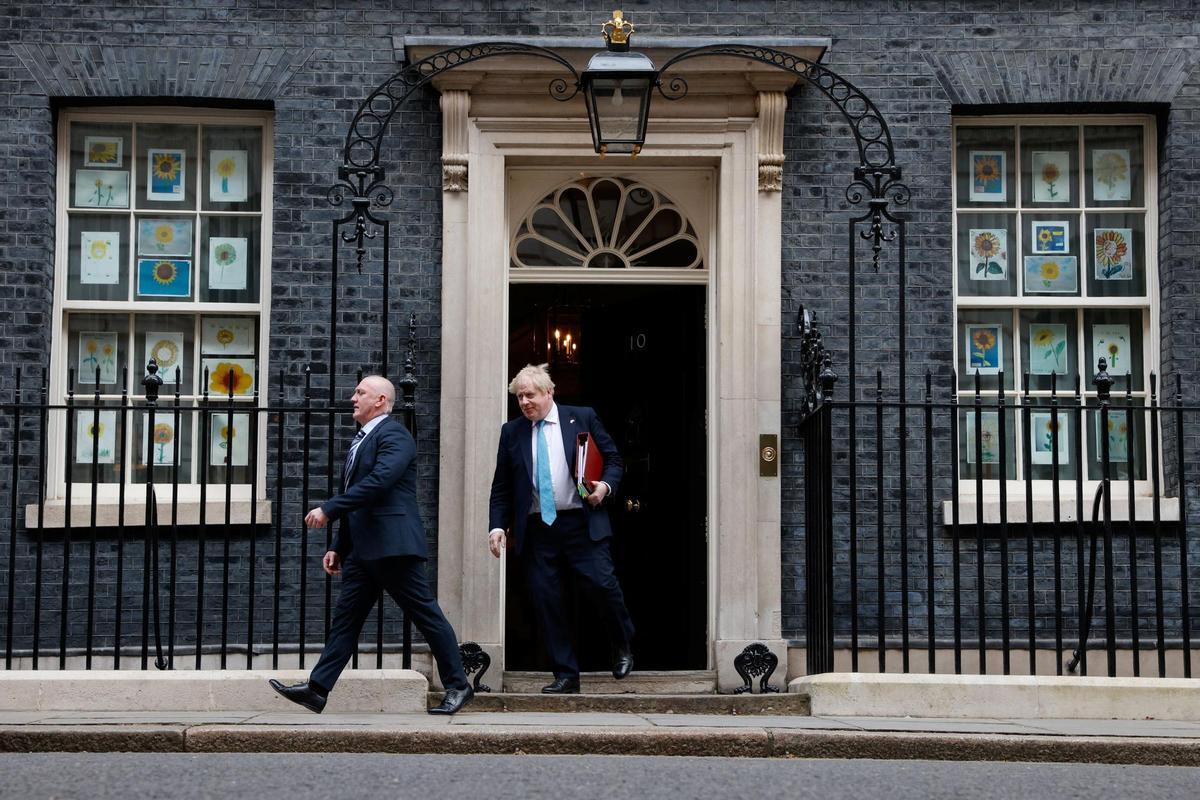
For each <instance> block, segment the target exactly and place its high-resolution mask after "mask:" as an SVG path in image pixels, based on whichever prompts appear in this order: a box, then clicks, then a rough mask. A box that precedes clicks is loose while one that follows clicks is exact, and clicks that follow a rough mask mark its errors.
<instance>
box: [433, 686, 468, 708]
mask: <svg viewBox="0 0 1200 800" xmlns="http://www.w3.org/2000/svg"><path fill="white" fill-rule="evenodd" d="M474 696H475V690H474V689H472V688H471V687H470V686H468V687H467V688H465V689H447V690H446V694H445V695H444V696H443V697H442V702H441V704H440V705H438V706H435V707H434V708H431V709H429V713H430V714H453V713H455V712H456V711H458V710H459V709H460V708H462V707H463V706H465V705H466V704H467V703H469V702H471V698H472V697H474Z"/></svg>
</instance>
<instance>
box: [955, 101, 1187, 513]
mask: <svg viewBox="0 0 1200 800" xmlns="http://www.w3.org/2000/svg"><path fill="white" fill-rule="evenodd" d="M1098 125H1103V126H1112V125H1123V126H1140V127H1141V128H1142V143H1143V152H1142V173H1143V198H1142V205H1140V206H1133V205H1129V206H1120V207H1109V206H1103V207H1097V206H1094V205H1093V206H1091V207H1089V206H1088V205H1087V194H1086V184H1085V180H1086V176H1087V165H1086V164H1085V163H1084V159H1085V152H1086V149H1085V147H1084V139H1083V136H1084V129H1085V128H1086V127H1088V126H1098ZM972 127H985V128H988V127H1012V128H1013V134H1014V139H1013V142H1012V148H1013V153H1014V154H1015V155H1016V158H1017V159H1018V161H1017V164H1016V167H1017V168H1016V169H1014V185H1013V186H1012V187H1011V188H1010V191H1011V192H1012V198H1013V202H1012V203H1005V204H1003V205H1002V204H995V205H986V206H973V205H962V206H960V203H959V201H960V197H959V186H958V183H959V181H958V168H959V164H958V155H959V152H958V151H959V147H958V139H959V131H960V130H961V129H963V128H972ZM1030 127H1075V128H1077V129H1078V130H1079V143H1078V153H1079V163H1078V174H1077V175H1076V176H1075V180H1076V181H1077V186H1076V189H1077V191H1078V192H1079V195H1078V198H1079V202H1078V204H1077V205H1075V206H1070V207H1062V206H1051V207H1039V206H1035V205H1026V204H1025V203H1024V199H1023V193H1022V192H1023V187H1022V180H1023V170H1022V169H1021V165H1020V160H1019V159H1020V157H1021V155H1020V154H1021V153H1022V144H1021V135H1022V131H1023V129H1024V128H1030ZM1157 133H1158V132H1157V122H1156V120H1155V118H1154V117H1153V116H1151V115H1141V114H1138V115H1131V114H1089V115H1075V116H1054V115H1029V116H1020V115H1006V116H955V117H954V119H953V122H952V125H951V140H950V166H951V172H950V175H951V181H950V190H951V217H952V220H951V262H950V264H951V278H952V284H951V286H952V294H953V302H954V320H953V328H952V331H953V333H952V336H953V340H952V351H953V362H952V363H953V364H954V367H955V369H956V371H957V372H958V374H959V376H960V378H961V377H962V375H963V365H962V363H961V361H962V353H961V348H960V342H959V338H958V334H959V320H960V312H961V311H962V310H963V309H971V310H989V309H995V310H1002V309H1003V310H1008V309H1011V310H1012V311H1013V316H1012V322H1011V325H1012V331H1013V351H1014V352H1013V355H1012V359H1013V365H1014V370H1013V372H1014V374H1013V376H1012V377H1013V388H1012V389H1005V397H1006V401H1007V403H1008V405H1010V406H1016V407H1017V408H1018V409H1019V408H1020V405H1019V403H1020V399H1021V398H1023V397H1024V396H1025V390H1024V388H1023V387H1022V385H1021V383H1022V373H1023V369H1022V364H1021V345H1020V336H1021V326H1020V314H1021V312H1022V311H1031V310H1032V311H1037V310H1051V309H1060V310H1068V309H1070V310H1074V311H1076V313H1077V315H1078V316H1077V321H1076V331H1075V332H1074V335H1076V336H1079V335H1080V334H1079V330H1080V329H1081V326H1083V325H1084V323H1083V318H1082V315H1083V314H1084V312H1086V311H1088V310H1093V309H1138V310H1141V311H1142V312H1143V313H1142V361H1143V363H1142V372H1143V374H1142V388H1141V389H1135V390H1133V392H1132V395H1133V397H1134V398H1135V399H1141V400H1142V401H1143V402H1144V404H1145V405H1146V406H1148V405H1149V397H1150V373H1151V372H1154V373H1156V374H1157V375H1158V376H1159V378H1160V383H1159V395H1158V396H1159V402H1160V403H1161V402H1162V397H1163V386H1162V384H1161V377H1162V372H1161V369H1160V364H1161V352H1160V350H1161V345H1160V337H1159V335H1158V331H1159V325H1160V317H1159V306H1160V296H1159V274H1158V199H1159V197H1158V141H1157ZM1051 213H1062V214H1063V215H1070V218H1071V219H1076V220H1078V221H1079V222H1078V224H1079V226H1080V230H1079V231H1078V241H1079V250H1080V252H1079V253H1078V258H1079V280H1080V284H1081V285H1080V293H1079V295H1064V296H1062V297H1055V296H1044V295H1043V296H1026V295H1024V294H1021V293H1020V291H1019V288H1018V293H1017V294H1015V295H998V296H970V295H967V296H960V295H959V241H958V240H959V233H960V228H959V218H960V215H962V214H967V215H970V214H1012V215H1013V216H1014V217H1015V218H1016V220H1017V222H1016V226H1015V227H1016V233H1017V236H1016V238H1015V240H1014V241H1010V242H1009V243H1008V251H1009V253H1010V257H1009V265H1010V266H1009V268H1010V269H1015V270H1018V271H1021V272H1022V273H1023V252H1024V250H1023V248H1022V245H1021V243H1022V241H1023V237H1024V236H1026V235H1028V232H1027V231H1026V230H1025V229H1026V228H1027V227H1028V225H1027V223H1028V220H1029V217H1030V216H1036V217H1043V218H1044V217H1046V216H1047V215H1048V214H1051ZM1095 213H1102V214H1119V213H1136V214H1144V215H1145V225H1144V231H1145V234H1144V236H1143V240H1144V251H1143V253H1142V264H1143V265H1144V269H1145V272H1146V275H1145V280H1146V294H1145V295H1144V296H1138V297H1111V296H1110V297H1103V298H1099V297H1096V298H1090V297H1088V296H1087V276H1088V271H1089V270H1090V269H1091V268H1092V263H1091V261H1092V253H1091V248H1090V244H1091V243H1090V241H1089V240H1088V236H1087V230H1088V223H1087V219H1088V216H1089V214H1095ZM1014 254H1015V255H1014ZM1018 286H1019V283H1018ZM1083 335H1084V336H1086V331H1085V332H1084V334H1083ZM1077 346H1078V361H1079V364H1078V367H1079V368H1081V369H1082V374H1083V379H1084V380H1083V384H1084V385H1083V386H1082V396H1083V399H1084V402H1085V403H1086V402H1089V401H1091V402H1094V401H1095V398H1096V387H1095V386H1094V385H1093V384H1092V383H1091V382H1090V380H1089V376H1090V375H1092V374H1094V372H1095V364H1091V365H1088V364H1083V363H1082V361H1083V359H1084V358H1085V357H1086V351H1087V342H1086V341H1085V340H1084V339H1079V340H1078V343H1077ZM1116 374H1117V373H1114V375H1116ZM1121 374H1123V372H1122V373H1121ZM961 387H962V384H961V382H960V383H958V384H956V386H955V391H956V394H957V397H958V400H959V408H960V414H961V413H962V410H964V409H965V410H968V413H969V409H970V408H971V406H972V405H973V402H974V389H973V388H961ZM1074 391H1075V382H1074V379H1073V377H1072V378H1067V379H1065V380H1064V381H1062V382H1061V384H1060V385H1059V387H1058V396H1059V397H1060V398H1062V399H1063V400H1065V401H1067V402H1068V403H1069V402H1071V400H1072V398H1073V397H1074ZM981 395H982V397H983V398H984V402H985V403H991V404H993V405H994V404H995V402H996V397H997V395H998V391H997V390H995V389H991V390H988V389H984V390H981ZM1029 395H1030V396H1031V397H1035V398H1036V397H1042V398H1045V397H1049V396H1050V392H1049V390H1034V389H1031V390H1030V391H1029ZM1112 397H1113V399H1114V400H1115V401H1116V403H1115V404H1114V408H1117V409H1118V410H1119V409H1120V408H1121V401H1122V399H1123V398H1124V397H1125V391H1124V390H1123V389H1121V390H1118V389H1115V388H1114V390H1113V393H1112ZM985 410H986V409H985ZM1062 414H1063V415H1064V416H1067V415H1069V414H1071V412H1070V411H1066V410H1064V411H1063V412H1062ZM1020 417H1021V412H1020V411H1019V410H1018V411H1016V412H1015V413H1014V414H1013V417H1011V418H1010V425H1014V424H1015V429H1014V432H1013V437H1014V443H1015V452H1013V453H1012V455H1011V457H1012V458H1013V459H1014V463H1015V467H1016V475H1017V478H1016V480H1007V481H1006V484H1007V486H1006V491H1007V497H1008V501H1007V504H1006V505H1007V511H1008V514H1007V518H1008V520H1009V522H1024V520H1025V516H1026V499H1025V490H1026V481H1027V480H1030V479H1029V478H1028V477H1027V476H1025V475H1024V474H1023V467H1024V452H1025V449H1026V448H1028V446H1029V444H1028V441H1027V440H1028V432H1027V431H1025V430H1024V428H1023V426H1022V424H1021V419H1020ZM1143 419H1144V417H1143ZM1087 424H1088V423H1087V421H1086V418H1085V421H1084V429H1081V430H1079V431H1077V432H1076V434H1075V435H1078V436H1080V437H1082V439H1083V445H1084V449H1083V452H1084V463H1083V464H1080V465H1077V473H1078V475H1079V478H1080V479H1081V480H1082V481H1083V490H1084V491H1083V496H1084V505H1085V508H1084V509H1083V513H1084V515H1085V519H1090V516H1091V505H1092V498H1093V496H1094V493H1095V491H1096V488H1097V486H1098V484H1099V483H1100V482H1101V481H1099V480H1096V479H1091V478H1089V477H1088V465H1089V464H1090V459H1091V457H1092V453H1091V452H1090V450H1089V447H1088V431H1087V430H1086V428H1087ZM965 435H966V433H965V426H962V425H960V432H959V437H960V439H961V438H962V437H964V436H965ZM1161 435H1162V432H1161V429H1160V431H1159V436H1160V442H1159V444H1160V452H1162V451H1161V444H1162V442H1161ZM1141 438H1142V444H1143V452H1142V453H1141V457H1142V459H1143V463H1144V464H1145V474H1146V477H1145V478H1144V479H1135V481H1134V496H1135V497H1134V502H1135V509H1134V510H1135V513H1136V516H1137V518H1138V519H1139V520H1147V519H1150V518H1151V513H1152V502H1153V498H1152V494H1153V482H1152V479H1151V475H1150V470H1151V469H1152V465H1151V461H1150V445H1151V440H1150V431H1149V430H1144V432H1143V435H1142V437H1141ZM1069 445H1070V447H1071V453H1072V457H1074V453H1075V452H1076V450H1075V448H1076V446H1077V443H1076V442H1074V441H1071V442H1069ZM958 448H959V443H958V442H955V443H954V458H956V459H957V458H959V451H958ZM1163 470H1164V465H1163V459H1160V464H1159V486H1160V487H1165V485H1166V483H1165V476H1164V473H1163ZM960 474H961V472H960ZM1030 482H1031V483H1032V484H1033V486H1032V490H1033V495H1034V521H1035V522H1049V521H1052V520H1053V501H1052V497H1053V481H1052V480H1049V479H1040V478H1039V479H1034V480H1030ZM1075 483H1076V479H1074V478H1061V479H1060V481H1059V490H1060V503H1059V512H1060V513H1059V519H1060V520H1061V521H1073V520H1074V519H1075V513H1076V503H1075ZM1112 489H1113V507H1112V508H1113V518H1114V519H1125V518H1127V516H1128V506H1129V502H1128V499H1127V495H1128V480H1127V479H1120V480H1117V479H1113V480H1112ZM1160 491H1161V490H1160ZM976 492H977V484H976V480H975V479H974V478H962V477H960V479H959V501H960V503H959V521H960V523H961V524H974V523H975V521H976V510H975V506H976V502H977V498H976ZM999 493H1000V480H999V479H996V478H991V479H987V478H985V479H984V480H983V497H982V505H983V507H984V521H985V522H988V523H994V522H998V521H999V519H1000V513H999ZM1160 500H1161V504H1160V513H1161V517H1162V519H1164V520H1171V519H1178V501H1177V500H1176V499H1175V498H1160ZM943 511H944V516H945V520H946V521H947V522H949V521H950V519H951V504H950V502H949V501H947V502H946V504H945V505H944V508H943Z"/></svg>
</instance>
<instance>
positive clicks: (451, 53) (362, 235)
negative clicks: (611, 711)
mask: <svg viewBox="0 0 1200 800" xmlns="http://www.w3.org/2000/svg"><path fill="white" fill-rule="evenodd" d="M505 55H510V56H511V55H527V56H533V57H537V58H543V59H548V60H550V61H553V62H555V63H557V64H559V65H561V66H562V67H563V68H564V69H565V70H567V71H568V72H569V73H570V75H571V78H573V81H572V80H568V79H567V78H566V77H563V78H557V79H555V80H553V81H551V83H550V95H551V96H552V97H554V98H555V99H557V100H563V101H565V100H569V99H570V98H572V97H574V96H575V95H576V94H577V93H578V92H579V90H580V76H579V73H578V72H576V70H575V68H574V67H573V66H572V65H571V64H570V63H568V62H567V61H566V60H565V59H564V58H563V57H562V56H560V55H558V54H557V53H554V52H553V51H551V50H547V49H544V48H540V47H536V46H532V45H526V44H521V43H517V42H488V43H478V44H472V45H466V46H462V47H454V48H449V49H446V50H442V51H440V52H438V53H435V54H433V55H431V56H429V57H428V58H425V59H423V60H421V61H418V62H416V63H414V64H412V65H410V66H407V67H405V68H403V69H402V70H400V71H399V72H397V73H396V74H395V75H393V76H392V77H390V78H389V79H388V80H387V81H385V82H384V83H383V84H382V85H380V86H379V87H378V88H377V89H375V91H373V92H372V93H371V94H370V95H369V96H368V97H367V98H366V100H364V101H363V103H362V105H361V106H360V107H359V110H358V112H357V113H356V114H355V117H354V120H353V121H352V122H351V124H350V129H349V130H348V132H347V134H346V142H345V146H344V149H343V154H342V165H341V167H340V168H339V170H338V178H339V180H338V182H337V183H336V184H335V185H334V186H332V187H330V189H329V192H328V199H329V202H330V204H331V205H333V206H335V207H338V206H341V205H342V204H343V203H344V202H345V201H346V199H347V198H349V200H350V203H351V206H352V208H351V210H350V211H349V212H348V213H347V214H346V215H345V216H343V217H341V218H339V219H337V220H334V223H333V262H332V269H333V277H332V286H331V295H332V296H331V298H330V309H331V326H330V366H329V370H330V391H331V392H333V384H334V383H335V382H336V369H335V367H336V349H337V272H338V263H337V254H338V249H339V247H340V245H341V244H342V243H347V244H349V243H353V244H354V246H355V261H356V264H357V267H358V269H359V270H360V271H361V269H362V262H363V259H364V257H365V255H366V252H367V243H368V241H370V240H373V239H375V238H376V237H377V236H378V235H380V233H382V246H383V255H384V278H383V281H384V283H383V286H384V293H385V295H384V296H385V298H386V297H387V291H388V275H387V272H388V266H387V265H388V237H389V228H388V223H387V222H386V220H384V219H382V218H380V217H378V216H377V215H376V214H374V213H373V212H372V207H374V208H376V209H381V208H386V207H387V206H389V205H390V204H391V203H392V200H393V195H392V192H391V190H390V189H388V188H387V187H386V186H385V185H384V184H383V179H384V170H383V168H382V166H381V165H380V163H379V159H380V147H381V143H382V140H383V136H384V133H385V132H386V129H387V127H388V124H389V123H390V121H391V119H392V117H393V116H394V115H395V114H396V112H397V110H398V109H399V108H400V106H401V105H402V104H403V103H404V102H405V101H406V100H407V99H408V98H409V97H411V96H412V94H413V93H414V92H415V91H417V90H418V89H420V88H421V87H423V86H425V85H426V84H428V83H429V82H430V81H432V80H433V79H434V78H435V77H437V76H438V75H440V74H442V73H443V72H446V71H448V70H452V69H455V68H456V67H459V66H462V65H464V64H469V63H472V62H475V61H479V60H481V59H484V58H490V57H495V56H505ZM703 57H714V58H721V57H724V58H729V57H733V58H741V59H748V60H751V61H754V62H757V63H760V64H765V65H769V66H772V67H775V68H778V69H780V70H783V71H785V72H789V73H791V74H792V75H795V76H796V77H798V78H801V79H803V80H804V81H805V82H806V83H808V84H809V85H810V86H812V87H813V88H815V89H816V90H817V91H819V92H821V94H823V95H825V97H827V98H829V100H830V101H831V102H832V103H833V104H834V105H835V106H836V107H837V109H838V110H839V111H840V112H841V114H842V117H843V118H844V119H845V121H846V123H847V125H848V126H849V128H850V131H851V133H852V134H853V137H854V141H855V145H856V147H857V149H858V156H859V163H858V165H857V166H856V167H855V168H854V172H853V179H852V180H851V182H850V183H849V185H848V186H847V187H846V192H845V197H846V201H847V202H848V203H849V204H850V206H852V207H861V206H864V205H865V208H864V209H863V212H862V213H861V214H859V215H857V216H851V217H850V219H848V220H847V232H848V237H849V265H848V268H849V269H848V283H849V286H848V288H849V298H848V301H849V302H848V309H847V311H848V318H849V320H850V324H849V325H848V326H847V329H848V332H849V336H848V342H847V354H848V360H849V363H848V369H847V372H848V374H849V394H850V397H851V398H852V399H853V398H855V397H856V396H857V393H856V387H855V384H856V375H855V350H856V345H855V325H854V322H853V320H854V315H855V293H856V290H855V273H856V271H857V252H858V249H857V243H858V242H859V241H866V242H869V243H870V248H871V261H872V264H873V266H874V269H875V270H876V271H878V270H879V265H880V258H881V254H882V251H883V247H884V245H886V244H891V243H896V244H897V245H898V253H897V259H898V260H897V267H898V269H897V272H898V275H897V281H898V314H897V332H898V338H897V352H898V365H897V366H898V367H899V370H898V373H897V374H898V375H899V376H900V377H899V386H898V390H899V391H898V393H899V399H900V402H901V403H903V402H904V401H905V395H906V391H905V377H906V374H907V373H906V363H905V362H906V356H907V344H906V342H905V338H906V336H905V334H906V323H905V305H906V297H905V288H906V275H905V258H906V253H905V225H906V223H905V219H904V217H903V216H900V215H897V214H895V213H893V211H892V209H891V206H893V205H895V206H904V205H907V204H908V202H909V198H910V192H909V189H908V187H907V186H906V185H905V184H904V183H903V182H902V180H901V177H902V172H901V169H900V167H899V165H897V164H896V157H895V156H896V153H895V147H894V144H893V142H892V136H891V131H890V130H889V129H888V125H887V122H886V121H885V120H884V118H883V115H882V114H881V113H880V112H879V109H878V108H877V107H876V106H875V104H874V103H873V102H872V101H871V99H870V98H869V97H868V96H867V95H866V94H865V93H864V92H863V91H862V90H860V89H859V88H858V87H857V86H855V85H854V84H853V83H851V82H850V81H848V80H846V79H845V78H843V77H842V76H841V75H839V74H837V73H836V72H834V71H833V70H831V69H829V68H828V67H826V66H824V65H822V64H818V63H816V62H814V61H811V60H809V59H806V58H803V57H800V56H796V55H793V54H791V53H787V52H784V51H782V50H776V49H774V48H770V47H761V46H753V45H742V44H718V45H710V46H705V47H696V48H691V49H689V50H685V51H683V52H681V53H679V54H677V55H676V56H674V57H673V58H671V59H670V60H668V61H667V62H666V63H665V64H664V65H663V66H662V69H661V70H660V71H659V73H658V78H657V81H656V84H655V85H656V87H657V88H658V91H659V93H660V94H661V95H662V96H663V97H664V98H665V99H666V100H680V99H682V98H683V97H685V96H686V95H687V92H688V85H687V81H686V80H685V79H684V78H683V77H682V76H680V75H671V74H670V73H671V70H672V69H674V68H675V67H676V66H678V65H679V64H680V63H682V62H684V61H688V60H691V59H695V58H703ZM347 224H352V225H353V229H352V230H351V231H350V232H347V233H340V228H341V227H342V226H344V225H347ZM372 226H378V227H379V228H380V229H381V230H375V229H373V228H372ZM802 316H803V319H802V321H801V325H800V327H801V332H802V335H803V336H804V344H803V347H804V359H805V367H804V376H803V379H804V382H805V387H804V392H805V401H804V410H803V411H802V413H801V422H802V430H803V434H804V438H805V442H806V447H805V449H806V452H807V453H808V463H809V465H810V468H807V469H806V470H805V492H806V496H807V497H809V500H808V501H807V503H806V505H807V508H808V511H807V512H806V530H807V537H806V538H807V539H808V540H809V548H808V558H807V561H808V563H807V566H806V569H807V570H808V574H809V576H810V582H809V587H810V596H809V606H810V609H812V610H813V613H812V614H810V620H809V622H810V626H809V636H808V653H809V658H808V662H809V663H808V667H809V672H810V673H814V672H824V671H828V670H829V669H832V652H833V638H832V612H831V608H830V607H829V606H828V604H825V605H822V606H821V607H820V608H816V607H815V606H814V600H815V599H819V598H814V596H813V592H814V591H819V590H818V589H817V588H816V587H818V586H819V585H821V584H820V581H818V580H815V579H816V578H818V577H820V576H822V575H826V574H831V570H832V563H833V562H832V558H833V553H832V547H831V542H832V539H831V535H832V534H831V532H832V491H833V490H832V475H831V474H828V470H817V469H812V468H811V467H812V465H815V464H826V463H827V462H828V455H829V451H830V449H831V444H832V443H831V429H830V426H829V414H828V413H825V412H826V411H827V409H828V403H829V401H830V400H832V395H833V387H834V383H835V381H836V380H837V377H836V375H835V373H834V371H833V364H832V358H831V356H830V354H829V352H828V351H827V350H826V349H825V347H824V345H823V343H822V341H821V338H820V333H819V332H818V331H817V330H816V325H815V320H814V318H813V317H812V316H811V315H810V314H807V312H804V311H802ZM387 317H388V314H387V310H386V308H385V311H384V313H383V315H382V320H381V325H382V336H383V339H382V341H383V348H384V350H383V368H382V372H383V373H384V374H386V372H387V353H388V351H387V346H388V345H387ZM906 427H907V419H906V416H905V415H903V414H902V415H900V430H899V437H900V441H902V442H903V441H905V440H906V436H907V431H906ZM849 437H850V440H851V441H854V438H855V429H854V421H853V415H852V416H851V423H850V430H849ZM905 456H906V453H905V452H904V448H901V452H900V458H901V462H902V463H901V474H904V473H903V470H904V464H903V462H904V459H905ZM818 472H824V473H825V474H817V473H818ZM904 505H905V498H904V496H903V494H902V496H901V506H902V508H901V516H902V517H903V515H904V513H905V509H904ZM826 599H827V598H826Z"/></svg>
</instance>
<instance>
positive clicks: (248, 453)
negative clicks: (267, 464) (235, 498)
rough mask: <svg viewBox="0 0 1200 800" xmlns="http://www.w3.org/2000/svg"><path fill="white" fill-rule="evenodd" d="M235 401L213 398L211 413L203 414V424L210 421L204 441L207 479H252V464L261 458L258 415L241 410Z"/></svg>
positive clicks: (242, 481)
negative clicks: (228, 402)
mask: <svg viewBox="0 0 1200 800" xmlns="http://www.w3.org/2000/svg"><path fill="white" fill-rule="evenodd" d="M237 405H238V404H236V403H235V406H234V408H233V409H232V410H231V409H230V408H229V406H228V404H227V403H217V402H213V403H212V404H211V405H210V406H209V408H210V409H211V411H210V413H209V414H207V415H206V416H205V415H202V416H201V418H200V419H201V427H202V428H203V427H204V426H205V424H206V423H207V429H208V434H207V436H204V434H203V433H202V434H201V436H202V437H204V440H203V441H202V442H201V451H200V452H201V458H202V459H203V462H202V463H203V464H204V469H205V480H207V481H208V482H209V483H217V484H221V483H225V481H226V479H227V478H228V480H230V481H231V482H232V483H249V482H250V478H251V470H250V465H251V464H254V463H255V462H256V461H257V460H258V428H257V426H258V421H257V420H256V419H255V418H256V417H257V416H258V415H256V414H251V413H248V412H241V413H239V411H238V408H237Z"/></svg>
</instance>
